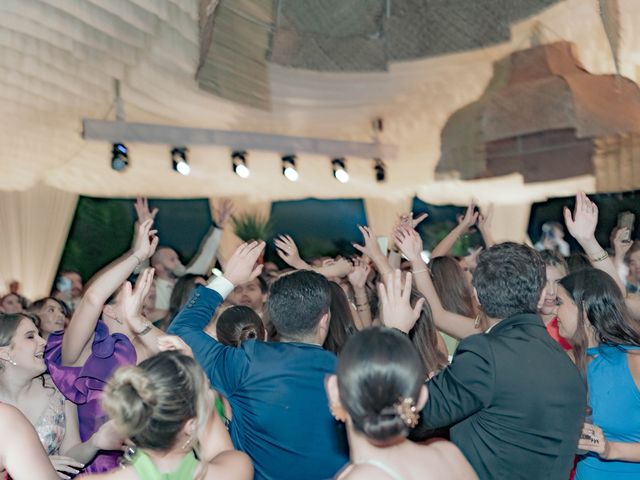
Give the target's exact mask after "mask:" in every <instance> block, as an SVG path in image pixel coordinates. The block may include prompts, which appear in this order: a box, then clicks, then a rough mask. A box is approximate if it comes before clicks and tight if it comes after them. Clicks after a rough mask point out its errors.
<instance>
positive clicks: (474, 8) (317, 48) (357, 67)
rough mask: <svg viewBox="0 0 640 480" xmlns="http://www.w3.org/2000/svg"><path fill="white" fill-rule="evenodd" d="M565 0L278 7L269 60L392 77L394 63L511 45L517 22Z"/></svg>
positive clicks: (316, 0)
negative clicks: (390, 70) (387, 72)
mask: <svg viewBox="0 0 640 480" xmlns="http://www.w3.org/2000/svg"><path fill="white" fill-rule="evenodd" d="M558 1H559V0H466V1H464V0H463V1H451V0H429V1H428V2H427V1H424V0H350V1H348V2H345V1H343V0H275V3H276V5H277V6H278V15H277V17H276V25H275V26H274V32H273V45H272V48H271V55H270V60H271V61H272V62H274V63H278V64H280V65H283V66H287V67H296V68H304V69H309V70H318V71H373V70H386V69H387V67H388V63H389V62H393V61H401V60H413V59H416V58H426V57H432V56H436V55H444V54H448V53H455V52H463V51H467V50H472V49H477V48H483V47H487V46H490V45H493V44H497V43H500V42H505V41H508V40H509V37H510V26H511V23H512V22H514V21H517V20H520V19H522V18H526V17H528V16H530V15H532V14H534V13H536V12H537V11H539V10H542V9H543V8H545V7H548V6H550V5H552V4H554V3H557V2H558Z"/></svg>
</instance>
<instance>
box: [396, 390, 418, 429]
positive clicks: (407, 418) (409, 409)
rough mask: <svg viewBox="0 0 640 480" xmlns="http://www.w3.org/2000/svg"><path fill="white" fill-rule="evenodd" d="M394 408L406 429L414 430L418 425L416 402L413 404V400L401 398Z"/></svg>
mask: <svg viewBox="0 0 640 480" xmlns="http://www.w3.org/2000/svg"><path fill="white" fill-rule="evenodd" d="M395 407H396V410H397V411H398V414H399V415H400V418H401V419H402V421H403V422H404V423H405V425H406V426H407V427H409V428H414V427H415V426H416V425H417V424H418V420H419V419H420V414H419V413H418V409H417V408H416V402H414V400H413V398H411V397H407V398H401V399H400V400H399V401H398V403H396V405H395Z"/></svg>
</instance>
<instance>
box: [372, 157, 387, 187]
mask: <svg viewBox="0 0 640 480" xmlns="http://www.w3.org/2000/svg"><path fill="white" fill-rule="evenodd" d="M373 162H374V166H373V170H374V171H375V172H376V182H379V183H380V182H384V181H385V180H386V178H387V172H386V167H385V165H384V162H383V161H382V160H380V159H379V158H374V159H373Z"/></svg>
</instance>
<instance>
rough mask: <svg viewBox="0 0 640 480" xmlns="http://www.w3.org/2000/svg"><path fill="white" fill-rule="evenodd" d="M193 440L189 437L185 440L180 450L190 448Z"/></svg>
mask: <svg viewBox="0 0 640 480" xmlns="http://www.w3.org/2000/svg"><path fill="white" fill-rule="evenodd" d="M192 440H193V437H189V438H187V441H186V442H184V444H183V445H182V450H186V449H188V448H189V447H190V446H191V441H192Z"/></svg>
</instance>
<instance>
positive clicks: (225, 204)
mask: <svg viewBox="0 0 640 480" xmlns="http://www.w3.org/2000/svg"><path fill="white" fill-rule="evenodd" d="M212 214H213V221H214V222H216V225H217V226H218V228H221V229H224V228H225V227H226V226H227V223H229V219H230V218H231V215H232V214H233V202H232V201H231V200H229V199H228V198H226V199H223V200H220V203H219V204H218V206H217V207H216V208H214V209H213V212H212Z"/></svg>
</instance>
